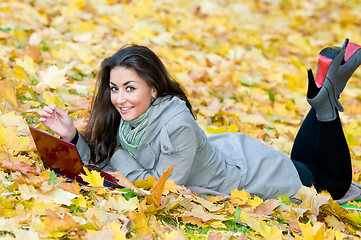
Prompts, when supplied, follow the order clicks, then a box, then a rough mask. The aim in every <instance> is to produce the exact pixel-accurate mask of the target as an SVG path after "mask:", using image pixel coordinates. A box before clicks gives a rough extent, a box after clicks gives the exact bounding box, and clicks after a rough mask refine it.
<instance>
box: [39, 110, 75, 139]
mask: <svg viewBox="0 0 361 240" xmlns="http://www.w3.org/2000/svg"><path fill="white" fill-rule="evenodd" d="M40 115H41V118H40V119H39V121H40V122H41V123H43V124H44V125H45V126H47V127H48V128H50V129H51V130H52V131H54V132H55V133H56V134H58V135H59V136H60V137H61V138H62V139H63V140H65V141H67V142H70V141H71V140H72V139H73V138H74V137H75V135H76V128H75V127H74V124H73V121H72V120H71V118H70V116H69V115H68V114H67V113H66V112H65V111H64V110H63V109H61V108H59V107H58V106H56V105H55V104H49V105H48V106H45V107H44V108H43V110H42V111H41V112H40Z"/></svg>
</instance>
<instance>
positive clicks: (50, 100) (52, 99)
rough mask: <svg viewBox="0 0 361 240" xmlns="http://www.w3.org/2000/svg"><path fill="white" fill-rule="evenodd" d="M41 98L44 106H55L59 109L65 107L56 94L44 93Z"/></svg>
mask: <svg viewBox="0 0 361 240" xmlns="http://www.w3.org/2000/svg"><path fill="white" fill-rule="evenodd" d="M43 97H44V100H45V104H46V105H49V104H55V105H57V106H58V107H61V108H64V107H65V105H64V103H62V101H61V100H60V98H59V97H58V95H57V94H56V93H52V92H44V94H43Z"/></svg>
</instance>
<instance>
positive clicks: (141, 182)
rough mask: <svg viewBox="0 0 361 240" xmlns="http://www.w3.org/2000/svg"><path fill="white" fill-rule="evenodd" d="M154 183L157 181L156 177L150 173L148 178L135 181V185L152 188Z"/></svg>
mask: <svg viewBox="0 0 361 240" xmlns="http://www.w3.org/2000/svg"><path fill="white" fill-rule="evenodd" d="M154 183H155V177H154V176H150V175H149V176H148V178H147V180H142V179H138V180H136V181H135V182H134V186H136V187H138V188H143V189H150V188H151V187H153V185H154Z"/></svg>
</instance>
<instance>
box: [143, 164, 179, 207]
mask: <svg viewBox="0 0 361 240" xmlns="http://www.w3.org/2000/svg"><path fill="white" fill-rule="evenodd" d="M173 167H174V164H173V165H172V166H170V167H169V168H168V170H167V171H166V172H165V173H163V175H162V176H161V177H160V178H159V179H158V180H157V181H156V182H155V183H154V185H153V187H152V188H151V189H150V195H149V196H147V197H146V200H147V203H148V204H155V205H156V206H159V205H160V201H161V199H162V194H163V189H164V186H165V181H166V180H167V178H168V177H169V175H171V173H172V172H173Z"/></svg>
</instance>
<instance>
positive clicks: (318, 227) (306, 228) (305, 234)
mask: <svg viewBox="0 0 361 240" xmlns="http://www.w3.org/2000/svg"><path fill="white" fill-rule="evenodd" d="M298 225H299V226H300V229H301V231H302V237H301V236H298V235H296V237H295V239H296V240H301V239H307V240H323V239H325V231H324V229H323V227H324V225H323V223H321V222H315V223H314V224H311V222H308V223H306V224H303V223H300V222H298Z"/></svg>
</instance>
